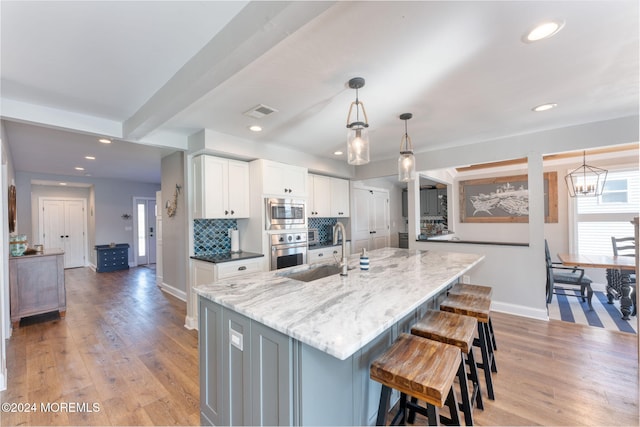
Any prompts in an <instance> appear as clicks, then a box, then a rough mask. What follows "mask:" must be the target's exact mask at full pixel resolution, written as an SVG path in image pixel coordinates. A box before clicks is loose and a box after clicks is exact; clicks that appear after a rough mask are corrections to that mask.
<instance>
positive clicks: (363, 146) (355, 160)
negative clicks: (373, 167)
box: [347, 125, 369, 165]
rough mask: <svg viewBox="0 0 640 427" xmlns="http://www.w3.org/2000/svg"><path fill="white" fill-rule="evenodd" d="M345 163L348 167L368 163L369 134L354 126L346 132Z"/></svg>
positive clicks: (363, 129) (360, 127) (363, 128)
mask: <svg viewBox="0 0 640 427" xmlns="http://www.w3.org/2000/svg"><path fill="white" fill-rule="evenodd" d="M347 162H348V163H349V164H350V165H365V164H367V163H369V132H368V131H367V128H365V127H362V126H359V125H355V126H354V127H353V128H350V129H349V130H348V131H347Z"/></svg>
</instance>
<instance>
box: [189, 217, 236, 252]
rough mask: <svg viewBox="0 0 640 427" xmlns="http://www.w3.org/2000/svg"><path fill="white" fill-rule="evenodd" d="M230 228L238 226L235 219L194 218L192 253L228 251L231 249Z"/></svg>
mask: <svg viewBox="0 0 640 427" xmlns="http://www.w3.org/2000/svg"><path fill="white" fill-rule="evenodd" d="M230 228H238V224H237V222H236V220H235V219H194V220H193V253H194V255H196V256H202V255H220V254H226V253H229V252H230V251H231V237H229V229H230Z"/></svg>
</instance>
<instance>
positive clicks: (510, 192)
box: [459, 172, 558, 223]
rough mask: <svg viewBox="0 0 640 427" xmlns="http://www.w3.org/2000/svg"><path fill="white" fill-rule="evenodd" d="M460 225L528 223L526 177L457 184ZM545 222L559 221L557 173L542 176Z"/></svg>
mask: <svg viewBox="0 0 640 427" xmlns="http://www.w3.org/2000/svg"><path fill="white" fill-rule="evenodd" d="M459 188H460V222H529V189H528V181H527V175H512V176H500V177H494V178H482V179H472V180H468V181H460V183H459ZM544 222H547V223H553V222H558V174H557V173H556V172H546V173H545V174H544Z"/></svg>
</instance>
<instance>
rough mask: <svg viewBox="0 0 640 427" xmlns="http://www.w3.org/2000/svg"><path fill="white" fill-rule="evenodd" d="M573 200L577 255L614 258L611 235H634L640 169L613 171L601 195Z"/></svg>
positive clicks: (639, 189) (638, 203)
mask: <svg viewBox="0 0 640 427" xmlns="http://www.w3.org/2000/svg"><path fill="white" fill-rule="evenodd" d="M574 200H575V204H576V205H575V206H576V209H575V217H576V224H577V226H576V240H577V249H578V252H579V253H584V254H593V255H613V249H612V246H611V236H615V237H627V236H633V233H634V230H633V225H632V224H631V222H630V221H631V219H632V218H633V217H634V216H637V215H638V207H639V206H640V177H639V175H638V170H637V169H633V170H610V171H609V173H608V176H607V181H606V182H605V186H604V189H603V191H602V195H601V196H599V197H576V198H575V199H574Z"/></svg>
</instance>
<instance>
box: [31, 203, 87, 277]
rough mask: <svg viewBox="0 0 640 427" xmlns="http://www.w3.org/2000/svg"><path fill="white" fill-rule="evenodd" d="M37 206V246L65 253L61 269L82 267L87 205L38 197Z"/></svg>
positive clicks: (83, 264) (83, 262)
mask: <svg viewBox="0 0 640 427" xmlns="http://www.w3.org/2000/svg"><path fill="white" fill-rule="evenodd" d="M39 205H40V206H39V209H38V211H39V226H40V239H41V240H40V242H41V243H42V244H43V245H44V247H45V248H60V249H62V250H64V268H76V267H84V266H85V254H86V247H87V242H86V237H87V232H86V230H87V221H86V215H85V212H86V205H87V201H86V200H85V199H66V198H65V199H62V198H45V197H41V198H40V199H39Z"/></svg>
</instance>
